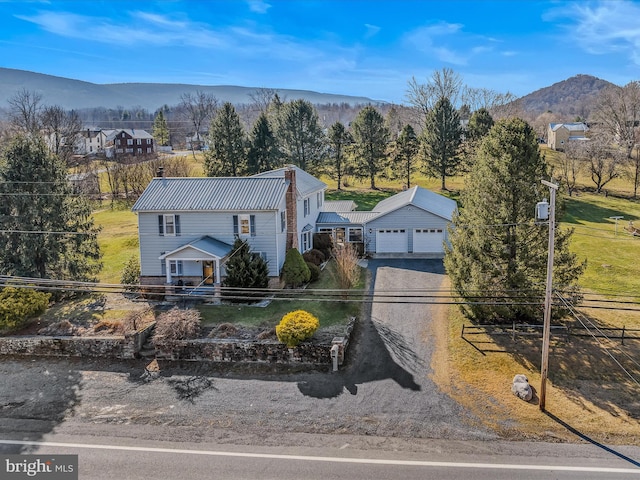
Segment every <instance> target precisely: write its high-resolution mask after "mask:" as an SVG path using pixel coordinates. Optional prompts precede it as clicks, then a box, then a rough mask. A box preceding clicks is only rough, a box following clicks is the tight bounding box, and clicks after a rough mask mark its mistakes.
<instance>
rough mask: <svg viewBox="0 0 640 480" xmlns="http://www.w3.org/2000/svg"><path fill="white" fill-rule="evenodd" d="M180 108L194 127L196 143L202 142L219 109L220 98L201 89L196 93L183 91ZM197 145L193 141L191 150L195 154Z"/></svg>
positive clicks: (186, 119)
mask: <svg viewBox="0 0 640 480" xmlns="http://www.w3.org/2000/svg"><path fill="white" fill-rule="evenodd" d="M180 109H181V110H182V112H183V115H184V119H185V121H187V122H189V123H190V124H191V126H192V127H193V129H194V132H193V135H194V138H195V143H198V144H200V143H201V142H202V141H203V140H202V138H201V136H202V134H203V133H205V131H206V130H207V127H208V126H209V123H210V122H211V119H212V118H213V116H214V114H215V112H216V110H217V109H218V99H217V98H216V97H214V96H213V95H211V94H210V93H206V92H203V91H200V90H198V91H196V92H195V93H191V92H188V93H183V94H182V95H181V96H180ZM205 135H206V134H205ZM195 147H196V145H194V142H191V150H192V151H194V155H195Z"/></svg>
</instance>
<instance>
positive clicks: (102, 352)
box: [0, 336, 133, 358]
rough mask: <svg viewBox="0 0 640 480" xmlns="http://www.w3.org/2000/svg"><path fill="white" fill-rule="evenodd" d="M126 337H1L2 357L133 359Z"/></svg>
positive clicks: (0, 348)
mask: <svg viewBox="0 0 640 480" xmlns="http://www.w3.org/2000/svg"><path fill="white" fill-rule="evenodd" d="M125 344H126V342H125V339H124V337H44V336H30V337H0V355H35V356H62V357H107V358H133V357H132V356H129V355H130V354H129V352H128V350H127V349H126V348H125Z"/></svg>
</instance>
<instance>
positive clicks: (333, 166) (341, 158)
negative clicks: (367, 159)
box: [327, 122, 353, 190]
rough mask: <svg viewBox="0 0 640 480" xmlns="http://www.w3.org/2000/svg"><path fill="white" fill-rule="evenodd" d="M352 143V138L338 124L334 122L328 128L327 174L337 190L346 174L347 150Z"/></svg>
mask: <svg viewBox="0 0 640 480" xmlns="http://www.w3.org/2000/svg"><path fill="white" fill-rule="evenodd" d="M351 143H353V137H351V134H350V133H349V131H348V130H347V129H346V128H345V127H344V125H343V124H342V123H340V122H336V123H334V124H333V125H331V127H330V128H329V135H328V145H329V162H328V164H327V172H328V174H329V176H330V177H331V178H332V179H333V180H335V181H336V182H337V183H338V190H341V189H342V178H343V177H344V176H345V175H346V174H347V173H348V171H349V169H348V167H347V155H346V153H347V148H348V146H349V145H350V144H351Z"/></svg>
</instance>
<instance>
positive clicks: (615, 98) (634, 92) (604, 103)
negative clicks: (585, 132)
mask: <svg viewBox="0 0 640 480" xmlns="http://www.w3.org/2000/svg"><path fill="white" fill-rule="evenodd" d="M593 118H594V120H595V121H596V122H597V123H598V124H599V126H600V128H601V129H602V130H603V131H604V132H606V133H607V134H608V135H609V136H610V137H612V138H613V139H614V140H615V142H616V143H618V145H620V147H621V148H623V149H625V151H626V154H627V158H631V152H632V150H633V145H634V142H635V133H636V130H637V128H638V123H639V122H640V81H634V82H630V83H628V84H627V85H625V86H624V87H618V86H617V85H614V86H611V87H609V88H606V89H605V90H603V91H602V93H600V95H599V96H598V100H597V102H596V106H595V108H594V110H593Z"/></svg>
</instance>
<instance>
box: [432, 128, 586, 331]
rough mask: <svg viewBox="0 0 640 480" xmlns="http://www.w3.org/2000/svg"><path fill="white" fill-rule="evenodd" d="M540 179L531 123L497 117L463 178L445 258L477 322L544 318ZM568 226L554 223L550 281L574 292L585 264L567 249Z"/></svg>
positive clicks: (544, 233)
mask: <svg viewBox="0 0 640 480" xmlns="http://www.w3.org/2000/svg"><path fill="white" fill-rule="evenodd" d="M544 178H549V177H548V172H547V166H546V164H545V162H544V158H543V157H542V156H541V155H540V152H539V150H538V144H537V142H536V136H535V132H534V131H533V129H532V128H531V127H530V126H529V125H528V124H527V123H526V122H524V121H523V120H520V119H509V120H501V121H500V122H498V123H497V124H496V125H495V126H494V127H493V128H492V129H491V131H490V132H489V134H488V135H487V136H486V137H485V139H484V140H483V142H482V144H481V146H480V149H479V152H478V157H477V160H476V163H475V164H474V166H473V169H472V171H471V174H470V175H469V176H468V177H467V182H466V185H465V189H464V191H463V193H462V196H461V202H462V207H463V208H462V209H461V210H460V211H459V213H457V214H456V215H455V216H454V220H453V226H452V228H451V230H450V246H449V247H447V251H446V255H445V260H444V264H445V267H446V270H447V273H448V274H449V276H450V278H451V282H452V285H453V287H454V289H455V291H456V292H457V293H458V294H459V295H460V297H462V298H463V299H464V300H466V301H468V302H469V303H468V304H467V305H466V306H465V308H464V310H465V312H466V314H467V315H468V316H469V317H471V318H472V319H475V320H476V321H480V322H485V323H491V322H511V321H513V320H521V321H532V320H536V319H541V317H542V313H543V312H542V308H541V306H542V303H543V302H542V299H543V298H544V293H545V279H546V267H547V253H548V248H547V243H548V226H547V225H540V224H536V223H535V222H534V219H533V214H534V208H535V205H536V203H537V202H538V201H540V200H541V199H542V197H543V195H544V187H543V186H542V185H541V184H540V180H541V179H544ZM571 233H572V232H571V230H568V229H567V230H564V229H557V230H556V238H555V252H556V253H555V265H554V285H555V287H556V288H558V289H563V290H564V291H565V292H568V293H571V294H574V295H575V294H577V280H578V277H579V276H580V274H581V273H582V271H583V270H584V264H580V263H578V262H577V260H576V256H575V255H574V254H572V253H571V252H570V251H569V240H570V236H571ZM576 298H577V297H576ZM478 300H481V301H479V302H478V303H473V302H477V301H478ZM554 313H555V314H559V313H561V312H560V311H559V310H558V309H554Z"/></svg>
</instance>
